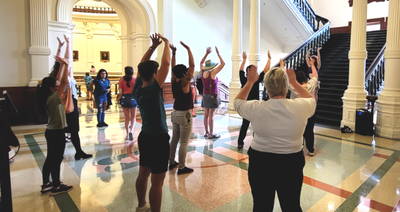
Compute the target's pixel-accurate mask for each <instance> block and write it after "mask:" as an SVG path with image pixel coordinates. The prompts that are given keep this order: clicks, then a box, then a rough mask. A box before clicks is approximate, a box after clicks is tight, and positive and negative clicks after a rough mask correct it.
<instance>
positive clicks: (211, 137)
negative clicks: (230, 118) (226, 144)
mask: <svg viewBox="0 0 400 212" xmlns="http://www.w3.org/2000/svg"><path fill="white" fill-rule="evenodd" d="M220 137H221V136H220V135H218V134H215V133H213V134H211V135H210V136H208V138H209V139H213V138H220Z"/></svg>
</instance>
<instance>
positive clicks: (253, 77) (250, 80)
mask: <svg viewBox="0 0 400 212" xmlns="http://www.w3.org/2000/svg"><path fill="white" fill-rule="evenodd" d="M258 77H259V74H258V73H257V67H255V66H251V68H250V70H248V71H247V82H246V84H245V85H244V86H243V88H242V89H241V90H240V91H239V93H238V95H237V96H236V98H235V99H241V100H247V96H248V95H249V93H250V90H251V88H252V87H253V84H254V83H255V82H257V80H258Z"/></svg>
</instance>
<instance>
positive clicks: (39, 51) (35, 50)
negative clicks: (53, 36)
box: [29, 46, 51, 56]
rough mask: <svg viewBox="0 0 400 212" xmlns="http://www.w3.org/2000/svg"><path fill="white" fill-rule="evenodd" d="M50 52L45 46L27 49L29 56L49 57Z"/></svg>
mask: <svg viewBox="0 0 400 212" xmlns="http://www.w3.org/2000/svg"><path fill="white" fill-rule="evenodd" d="M50 53H51V50H50V48H49V47H47V46H31V47H29V54H30V55H46V56H49V55H50Z"/></svg>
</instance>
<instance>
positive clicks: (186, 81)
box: [181, 41, 194, 93]
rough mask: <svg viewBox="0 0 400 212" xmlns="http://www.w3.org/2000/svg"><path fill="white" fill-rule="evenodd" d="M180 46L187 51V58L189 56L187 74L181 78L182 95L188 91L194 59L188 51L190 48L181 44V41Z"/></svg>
mask: <svg viewBox="0 0 400 212" xmlns="http://www.w3.org/2000/svg"><path fill="white" fill-rule="evenodd" d="M181 45H182V46H183V47H185V49H186V50H187V51H188V56H189V67H188V72H187V73H186V75H184V76H183V79H182V90H183V92H184V93H188V92H189V91H190V80H191V79H192V78H193V72H194V59H193V54H192V51H191V50H190V47H189V46H188V45H186V44H185V43H183V42H182V41H181Z"/></svg>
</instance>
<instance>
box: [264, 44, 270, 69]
mask: <svg viewBox="0 0 400 212" xmlns="http://www.w3.org/2000/svg"><path fill="white" fill-rule="evenodd" d="M270 68H271V53H269V50H268V62H267V64H266V65H265V68H264V74H266V73H267V72H268V70H269V69H270Z"/></svg>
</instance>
